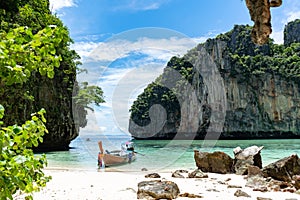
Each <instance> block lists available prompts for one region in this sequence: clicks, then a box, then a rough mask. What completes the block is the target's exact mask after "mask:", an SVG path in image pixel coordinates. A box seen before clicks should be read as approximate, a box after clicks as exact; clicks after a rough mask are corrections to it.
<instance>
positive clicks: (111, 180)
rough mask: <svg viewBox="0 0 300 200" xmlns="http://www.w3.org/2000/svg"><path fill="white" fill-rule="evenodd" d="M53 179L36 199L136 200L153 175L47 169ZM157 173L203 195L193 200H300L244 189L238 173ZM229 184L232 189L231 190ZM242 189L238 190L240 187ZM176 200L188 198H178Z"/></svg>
mask: <svg viewBox="0 0 300 200" xmlns="http://www.w3.org/2000/svg"><path fill="white" fill-rule="evenodd" d="M45 173H46V174H47V175H51V176H52V180H51V181H50V182H49V183H48V184H47V186H46V187H45V188H43V190H41V191H40V192H38V193H34V195H33V197H34V199H36V200H45V199H47V200H68V199H69V200H75V199H78V200H83V199H86V200H97V199H98V200H100V199H101V200H121V199H122V200H124V199H125V200H127V199H128V200H132V199H137V190H138V183H139V182H141V181H147V180H153V178H152V179H151V178H145V175H146V174H149V173H151V172H149V171H148V172H147V171H143V172H142V171H141V172H126V173H125V172H116V171H108V170H106V171H98V172H97V171H96V170H95V171H85V170H74V169H49V168H48V169H45ZM158 174H159V175H160V176H161V178H160V179H161V180H168V181H173V182H175V183H177V185H178V187H179V189H180V193H181V194H182V193H186V192H188V193H191V194H196V195H201V196H202V197H203V198H193V199H207V200H212V199H220V200H221V199H222V200H224V199H230V200H232V199H239V200H241V199H257V197H264V198H270V199H273V200H284V199H300V195H298V194H294V193H289V192H258V191H253V189H251V188H249V187H245V184H246V180H245V179H244V177H243V176H238V175H235V174H224V175H222V174H214V173H207V174H208V178H201V179H200V178H196V179H195V178H173V177H171V174H172V173H171V172H169V173H168V172H162V173H159V172H158ZM228 185H230V186H232V188H228ZM239 186H240V187H241V188H238V187H239ZM238 189H240V190H242V191H244V192H246V193H248V194H249V195H250V196H251V197H248V198H247V197H235V196H234V193H235V192H236V191H237V190H238ZM177 199H189V198H187V197H178V198H177Z"/></svg>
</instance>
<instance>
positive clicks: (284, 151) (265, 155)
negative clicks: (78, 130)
mask: <svg viewBox="0 0 300 200" xmlns="http://www.w3.org/2000/svg"><path fill="white" fill-rule="evenodd" d="M130 139H131V138H130V137H129V136H127V135H115V136H111V135H108V136H105V135H84V136H79V137H78V138H77V139H76V140H74V141H73V142H72V143H71V145H70V146H71V147H72V148H71V149H70V150H69V151H59V152H50V153H46V156H47V159H48V167H50V168H74V169H84V170H97V154H98V152H99V149H98V144H97V142H98V141H99V140H102V142H103V148H104V149H107V150H113V149H120V146H121V143H122V142H124V141H127V140H130ZM134 143H135V151H137V152H138V154H137V159H136V161H134V162H133V163H131V164H126V165H122V166H117V167H113V168H107V169H106V170H117V171H124V172H126V171H141V169H142V168H146V169H148V170H149V171H172V170H174V169H195V168H196V165H195V161H194V157H193V156H194V150H200V151H208V152H213V151H223V152H225V153H227V154H229V155H230V156H231V157H233V149H234V148H235V147H237V146H240V147H241V148H246V147H248V146H252V145H257V146H264V149H263V150H262V152H261V155H262V161H263V166H265V165H267V164H269V163H271V162H274V161H276V160H278V159H280V158H283V157H286V156H289V155H291V154H293V153H296V154H299V155H300V140H298V139H286V140H273V139H272V140H218V141H203V140H194V141H192V140H134Z"/></svg>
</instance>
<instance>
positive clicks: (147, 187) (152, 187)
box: [137, 180, 180, 200]
mask: <svg viewBox="0 0 300 200" xmlns="http://www.w3.org/2000/svg"><path fill="white" fill-rule="evenodd" d="M179 193H180V191H179V188H178V186H177V184H176V183H174V182H172V181H161V180H152V181H142V182H140V183H139V184H138V191H137V198H138V199H153V200H154V199H175V198H176V197H177V196H178V194H179Z"/></svg>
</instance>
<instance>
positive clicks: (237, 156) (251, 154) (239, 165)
mask: <svg viewBox="0 0 300 200" xmlns="http://www.w3.org/2000/svg"><path fill="white" fill-rule="evenodd" d="M262 149H263V146H261V147H258V146H251V147H248V148H246V149H244V150H242V149H241V148H240V147H237V148H235V149H234V150H233V152H234V170H235V173H236V174H238V175H246V174H247V173H248V166H251V165H253V166H257V167H259V168H262V161H261V155H260V151H261V150H262Z"/></svg>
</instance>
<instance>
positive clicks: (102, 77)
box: [50, 0, 300, 133]
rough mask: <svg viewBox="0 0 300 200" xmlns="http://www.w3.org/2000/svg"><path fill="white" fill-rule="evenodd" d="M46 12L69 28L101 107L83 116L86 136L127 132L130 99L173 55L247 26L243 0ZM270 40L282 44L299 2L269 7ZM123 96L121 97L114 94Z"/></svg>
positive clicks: (100, 1)
mask: <svg viewBox="0 0 300 200" xmlns="http://www.w3.org/2000/svg"><path fill="white" fill-rule="evenodd" d="M50 2H51V5H50V9H51V10H52V12H53V13H56V14H57V16H59V17H60V18H61V19H62V21H63V22H64V24H65V25H66V26H67V27H68V28H69V31H70V35H71V37H72V38H73V40H74V42H75V43H74V44H73V45H72V48H74V49H75V50H76V51H77V52H78V53H79V54H80V55H81V57H82V61H83V66H82V67H83V68H86V69H88V70H89V73H88V74H82V75H80V76H79V80H80V81H89V82H91V83H93V84H97V85H99V86H101V87H102V88H103V90H104V94H105V98H106V103H105V104H103V105H102V106H101V107H100V108H98V107H96V108H95V112H94V113H89V125H88V127H86V128H85V131H86V132H87V133H99V132H100V131H102V132H105V133H121V132H125V133H126V132H127V125H128V115H129V113H128V110H129V108H130V105H131V103H132V101H133V100H134V99H135V98H136V95H137V94H138V93H140V92H141V91H142V89H143V88H144V87H145V86H146V85H147V84H148V83H150V82H151V81H153V80H154V79H155V77H157V76H158V75H159V74H160V73H161V72H162V69H163V67H164V65H165V64H166V62H167V61H168V60H169V59H170V58H171V57H172V56H174V55H183V54H185V53H186V51H187V50H188V49H191V48H192V47H194V46H196V44H197V43H199V42H204V41H205V40H206V39H207V38H209V37H214V36H216V35H217V34H219V33H222V32H227V31H229V30H231V29H232V28H233V26H234V25H235V24H250V25H252V24H253V22H252V21H251V20H250V15H249V13H248V10H247V8H246V5H245V0H50ZM271 11H272V13H271V14H272V25H273V34H272V38H274V39H275V41H276V42H277V43H282V41H283V34H282V33H283V28H284V25H285V24H286V23H287V22H288V21H291V20H294V19H296V18H300V1H298V0H284V1H283V5H282V6H281V7H279V8H272V9H271ZM120 90H121V91H124V92H123V93H122V95H123V96H120V94H119V93H118V94H117V93H116V92H115V91H120Z"/></svg>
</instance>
